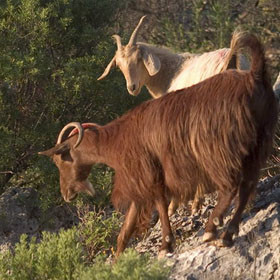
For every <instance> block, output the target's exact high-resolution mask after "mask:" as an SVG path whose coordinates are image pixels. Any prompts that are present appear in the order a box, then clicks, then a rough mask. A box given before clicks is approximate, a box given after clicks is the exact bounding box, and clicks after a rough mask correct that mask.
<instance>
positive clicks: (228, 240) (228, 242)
mask: <svg viewBox="0 0 280 280" xmlns="http://www.w3.org/2000/svg"><path fill="white" fill-rule="evenodd" d="M218 241H219V244H217V246H219V247H231V246H232V245H233V240H232V235H230V234H229V233H227V232H224V233H223V234H222V235H221V237H220V239H219V240H218Z"/></svg>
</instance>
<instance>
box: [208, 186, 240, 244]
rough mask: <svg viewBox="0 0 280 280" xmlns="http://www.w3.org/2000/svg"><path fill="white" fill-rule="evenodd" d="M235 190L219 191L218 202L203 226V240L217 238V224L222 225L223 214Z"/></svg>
mask: <svg viewBox="0 0 280 280" xmlns="http://www.w3.org/2000/svg"><path fill="white" fill-rule="evenodd" d="M234 196H235V192H221V191H220V192H219V196H218V203H217V205H216V206H215V208H214V210H213V212H212V214H211V215H210V218H209V221H208V223H207V225H206V228H205V233H204V235H203V241H204V242H208V241H212V240H214V239H216V238H217V226H219V225H222V223H223V215H224V213H225V212H226V210H227V209H228V208H229V206H230V203H231V201H232V199H233V198H234Z"/></svg>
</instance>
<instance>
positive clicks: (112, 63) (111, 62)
mask: <svg viewBox="0 0 280 280" xmlns="http://www.w3.org/2000/svg"><path fill="white" fill-rule="evenodd" d="M115 66H116V56H114V57H113V59H112V60H111V61H110V63H109V64H108V65H107V67H106V68H105V70H104V72H103V74H102V75H101V76H100V77H99V78H98V79H97V81H99V80H102V79H103V78H105V77H106V76H107V75H108V74H109V72H110V70H111V68H112V67H115Z"/></svg>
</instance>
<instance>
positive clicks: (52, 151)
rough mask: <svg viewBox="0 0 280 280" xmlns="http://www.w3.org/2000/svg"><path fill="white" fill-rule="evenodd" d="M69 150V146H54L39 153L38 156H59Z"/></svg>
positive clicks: (65, 144)
mask: <svg viewBox="0 0 280 280" xmlns="http://www.w3.org/2000/svg"><path fill="white" fill-rule="evenodd" d="M69 150H70V146H69V144H67V143H61V144H58V145H56V146H54V147H53V148H51V149H49V150H46V151H43V152H39V153H38V154H39V155H44V156H48V157H52V156H53V155H59V154H63V153H65V152H68V151H69Z"/></svg>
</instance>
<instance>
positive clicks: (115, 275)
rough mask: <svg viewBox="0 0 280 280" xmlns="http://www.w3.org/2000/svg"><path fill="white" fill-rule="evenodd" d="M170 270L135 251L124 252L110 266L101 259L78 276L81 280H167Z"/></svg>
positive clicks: (161, 263)
mask: <svg viewBox="0 0 280 280" xmlns="http://www.w3.org/2000/svg"><path fill="white" fill-rule="evenodd" d="M169 272H170V268H169V267H167V266H165V265H164V262H159V261H157V260H154V259H150V257H149V256H148V255H147V254H144V255H139V254H138V253H137V252H136V251H135V250H132V249H128V250H126V251H125V252H124V253H123V254H122V255H121V256H120V257H119V259H118V260H117V262H116V263H115V264H113V265H112V266H111V265H110V264H107V263H106V262H104V259H103V258H102V257H99V258H97V259H96V262H95V264H94V265H93V266H92V267H89V268H87V270H86V271H83V272H82V273H81V275H80V278H79V279H81V280H95V279H96V280H112V279H114V280H127V279H129V280H141V279H143V280H149V279H150V280H164V279H168V274H169Z"/></svg>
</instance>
